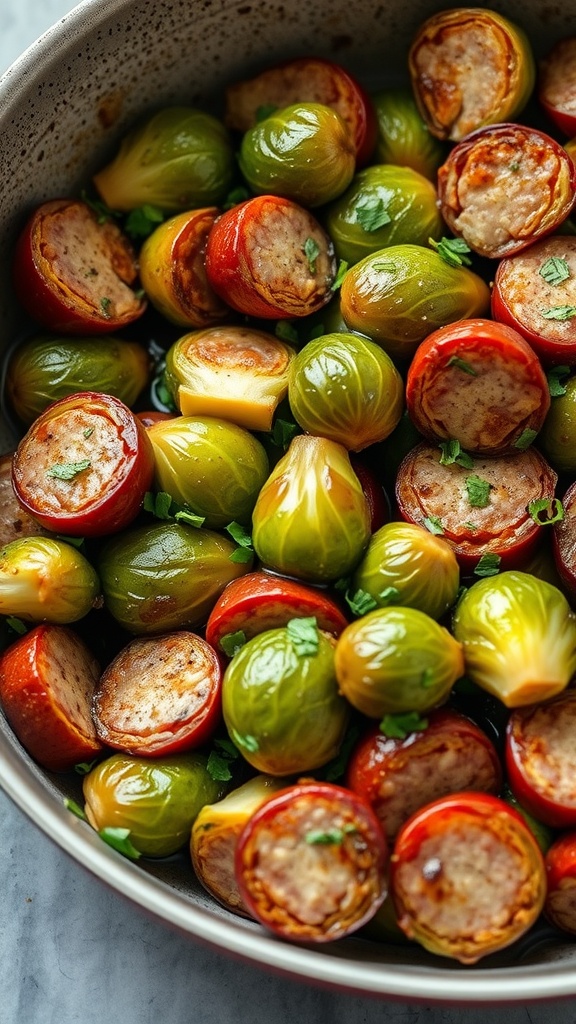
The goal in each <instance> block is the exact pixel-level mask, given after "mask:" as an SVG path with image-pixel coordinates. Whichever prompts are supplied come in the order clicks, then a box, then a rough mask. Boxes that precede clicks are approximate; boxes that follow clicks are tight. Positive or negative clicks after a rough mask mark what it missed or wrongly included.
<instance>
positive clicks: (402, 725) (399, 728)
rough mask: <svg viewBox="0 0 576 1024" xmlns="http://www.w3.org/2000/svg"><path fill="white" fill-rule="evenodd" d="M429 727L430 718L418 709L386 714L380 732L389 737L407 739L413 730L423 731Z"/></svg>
mask: <svg viewBox="0 0 576 1024" xmlns="http://www.w3.org/2000/svg"><path fill="white" fill-rule="evenodd" d="M427 728H428V719H427V718H422V716H421V715H419V714H418V712H417V711H403V712H400V713H399V714H397V715H384V718H383V719H382V721H381V722H380V732H381V733H383V734H384V736H388V738H389V739H397V740H405V739H406V737H407V736H409V735H410V733H411V732H422V731H423V730H424V729H427Z"/></svg>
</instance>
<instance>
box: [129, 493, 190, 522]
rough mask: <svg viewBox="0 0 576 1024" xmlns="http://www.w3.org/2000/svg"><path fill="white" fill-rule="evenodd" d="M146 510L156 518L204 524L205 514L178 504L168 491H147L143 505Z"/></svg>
mask: <svg viewBox="0 0 576 1024" xmlns="http://www.w3.org/2000/svg"><path fill="white" fill-rule="evenodd" d="M142 507H143V509H144V511H145V512H150V514H151V515H153V516H154V517H155V518H156V519H164V520H172V519H173V520H175V521H176V522H177V523H187V524H188V526H194V527H200V526H203V525H204V521H205V516H199V515H197V514H196V513H195V512H192V510H191V509H189V508H186V507H185V506H183V505H178V504H177V503H176V502H175V501H173V500H172V498H171V496H170V495H169V494H167V492H166V491H158V493H157V494H154V492H153V491H146V494H145V495H144V502H143V505H142Z"/></svg>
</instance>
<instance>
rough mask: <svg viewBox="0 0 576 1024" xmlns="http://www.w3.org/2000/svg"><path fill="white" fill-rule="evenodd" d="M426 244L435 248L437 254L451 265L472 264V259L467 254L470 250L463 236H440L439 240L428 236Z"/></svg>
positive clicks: (468, 265)
mask: <svg viewBox="0 0 576 1024" xmlns="http://www.w3.org/2000/svg"><path fill="white" fill-rule="evenodd" d="M428 245H431V246H432V248H433V249H436V252H437V253H438V255H439V256H441V257H442V259H443V260H444V262H445V263H448V264H449V265H450V266H451V267H461V266H467V267H470V266H471V265H472V260H471V259H470V257H469V256H468V255H467V253H469V252H470V246H468V245H466V242H465V241H464V239H463V238H441V239H440V241H439V242H436V241H435V240H434V239H433V238H429V239H428Z"/></svg>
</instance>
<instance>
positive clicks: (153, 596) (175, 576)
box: [99, 522, 252, 635]
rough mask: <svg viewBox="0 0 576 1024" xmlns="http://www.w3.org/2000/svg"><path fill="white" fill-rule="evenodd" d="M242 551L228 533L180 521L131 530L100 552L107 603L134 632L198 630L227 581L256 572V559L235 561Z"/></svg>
mask: <svg viewBox="0 0 576 1024" xmlns="http://www.w3.org/2000/svg"><path fill="white" fill-rule="evenodd" d="M237 550H238V549H237V548H236V545H235V544H234V542H233V541H232V540H230V539H229V538H228V537H225V536H224V535H221V534H218V533H214V532H213V531H212V530H206V529H205V528H204V527H199V528H196V527H193V526H188V525H184V524H183V523H179V522H158V523H152V524H150V525H149V526H137V527H134V528H132V529H130V530H125V531H124V532H123V533H121V534H117V535H114V536H113V537H111V538H110V539H109V540H108V541H107V542H106V543H105V544H104V545H103V546H102V549H101V551H100V559H99V570H100V579H101V582H102V592H103V594H104V603H105V605H106V607H107V608H108V610H109V612H110V614H111V615H112V616H113V618H114V619H116V621H117V622H119V623H120V625H121V626H123V627H124V628H125V629H127V630H128V632H130V633H135V634H139V635H144V634H146V635H148V634H155V633H164V632H166V631H168V630H171V629H195V628H198V627H200V626H202V625H203V624H204V622H205V621H206V619H207V618H208V615H209V613H210V611H211V609H212V606H213V604H214V602H215V601H216V599H217V598H218V597H219V596H220V594H221V593H222V591H223V590H224V587H225V586H226V584H227V583H230V582H231V581H232V580H234V579H236V578H237V577H238V576H242V575H243V574H244V573H246V572H249V571H250V568H251V561H252V560H251V558H250V559H249V560H248V561H240V560H238V561H235V560H233V559H234V558H235V557H236V554H235V553H236V552H237ZM242 550H243V551H244V550H245V549H242Z"/></svg>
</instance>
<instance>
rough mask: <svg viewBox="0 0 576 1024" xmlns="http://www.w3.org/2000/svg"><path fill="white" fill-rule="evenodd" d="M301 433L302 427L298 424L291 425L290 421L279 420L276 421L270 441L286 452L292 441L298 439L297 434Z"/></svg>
mask: <svg viewBox="0 0 576 1024" xmlns="http://www.w3.org/2000/svg"><path fill="white" fill-rule="evenodd" d="M299 432H300V427H299V426H298V424H297V423H291V422H290V421H289V420H283V419H277V420H274V424H273V426H272V431H271V434H270V440H271V441H272V444H274V445H276V447H277V448H282V449H283V450H284V451H286V449H287V448H288V447H289V445H290V442H291V440H292V439H293V438H294V437H296V434H298V433H299Z"/></svg>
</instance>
